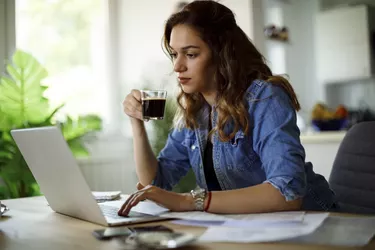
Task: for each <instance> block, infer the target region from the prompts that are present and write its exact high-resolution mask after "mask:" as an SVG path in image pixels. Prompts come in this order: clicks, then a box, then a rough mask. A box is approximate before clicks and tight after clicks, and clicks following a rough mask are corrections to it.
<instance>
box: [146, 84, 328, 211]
mask: <svg viewBox="0 0 375 250" xmlns="http://www.w3.org/2000/svg"><path fill="white" fill-rule="evenodd" d="M245 101H246V107H247V110H248V114H247V115H248V117H249V121H250V124H249V133H248V134H245V133H244V132H243V130H241V129H240V130H239V131H238V132H237V133H236V134H235V136H234V138H233V139H232V140H231V141H228V142H222V141H220V139H219V136H218V133H217V132H216V133H214V134H213V135H212V142H213V154H212V155H213V165H214V170H215V172H216V176H217V179H218V181H219V184H220V186H221V189H222V190H232V189H239V188H245V187H250V186H254V185H258V184H261V183H270V184H271V185H272V186H274V187H275V188H276V189H278V190H279V191H280V193H281V194H282V195H283V196H284V197H285V199H286V200H287V201H291V200H295V199H298V198H303V199H302V201H303V202H302V209H303V210H330V209H331V208H332V207H333V206H334V204H335V202H334V194H333V192H332V191H331V190H330V188H329V185H328V183H327V181H326V180H325V178H324V177H323V176H321V175H318V174H315V173H314V171H313V169H312V164H311V163H305V150H304V148H303V146H302V145H301V142H300V138H299V136H300V131H299V129H298V127H297V125H296V112H295V110H294V108H293V107H292V103H291V99H290V98H289V96H288V94H287V93H286V92H285V91H284V90H283V89H282V88H281V87H279V86H276V85H274V84H270V83H267V82H264V81H260V80H255V81H254V82H253V83H252V84H251V86H250V87H249V88H248V90H247V92H246V94H245ZM209 117H210V107H209V106H204V107H202V108H201V110H200V112H199V114H198V116H197V121H198V124H199V128H196V129H194V130H191V129H187V128H182V129H177V128H175V129H173V130H172V131H171V133H170V134H169V136H168V140H167V142H166V145H165V147H164V149H163V150H162V151H161V153H160V155H159V156H158V171H157V174H156V177H155V180H154V181H153V184H154V185H156V186H158V187H161V188H163V189H166V190H171V189H172V187H173V186H174V185H176V184H177V183H178V181H179V180H180V179H181V178H182V177H183V176H185V175H186V174H187V172H188V171H189V169H190V168H192V169H193V171H194V173H195V176H196V181H197V184H198V185H199V186H200V187H202V188H206V189H207V183H206V180H205V176H204V169H203V156H204V149H205V147H206V142H207V139H208V133H209V131H208V119H210V118H209ZM211 117H212V121H211V122H212V126H213V127H214V126H215V125H216V124H217V118H218V112H217V111H216V110H215V109H212V116H211ZM224 130H225V131H226V132H232V131H233V125H232V124H226V126H225V129H224ZM265 195H267V194H265Z"/></svg>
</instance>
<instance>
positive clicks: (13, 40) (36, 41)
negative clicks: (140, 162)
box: [0, 0, 375, 193]
mask: <svg viewBox="0 0 375 250" xmlns="http://www.w3.org/2000/svg"><path fill="white" fill-rule="evenodd" d="M188 2H190V1H179V0H137V1H135V0H0V73H1V75H2V76H7V75H9V72H8V71H7V65H8V64H12V60H13V59H14V58H13V55H14V53H15V51H16V50H21V51H23V52H26V53H29V54H30V55H32V56H33V57H34V58H35V59H37V60H38V61H39V63H40V64H41V65H43V67H44V68H45V69H46V71H47V72H48V76H47V77H45V78H43V79H42V80H41V81H42V82H41V83H42V84H43V85H45V86H47V87H48V89H46V91H45V92H44V95H45V97H46V98H48V99H49V102H50V105H51V106H52V107H53V106H58V105H60V104H62V103H64V104H65V105H64V106H63V107H62V108H61V109H59V111H58V112H57V114H56V116H57V118H56V119H57V120H58V117H66V116H69V117H71V118H72V119H73V120H74V119H75V118H77V117H80V116H85V115H95V116H97V117H100V119H101V129H100V131H99V132H96V133H95V138H94V139H93V138H90V139H89V140H84V143H85V147H87V150H88V152H89V156H86V157H77V161H78V163H79V166H80V168H81V170H82V173H83V174H84V176H85V177H86V180H87V182H88V184H89V185H90V187H91V189H92V190H100V191H106V190H121V191H123V192H125V193H130V192H132V191H134V190H135V185H136V182H137V179H136V175H135V166H134V160H133V151H132V138H131V135H132V134H131V127H130V125H129V120H128V118H127V117H126V116H125V115H124V114H123V112H122V106H121V103H122V100H123V99H124V97H125V96H126V94H127V93H128V92H129V91H130V90H131V89H133V88H136V89H141V88H158V89H161V88H162V89H166V90H168V93H169V96H170V97H171V98H172V99H173V97H174V94H175V92H176V90H177V82H176V79H175V77H174V75H173V74H172V65H171V62H170V61H169V59H168V58H167V56H166V55H165V54H164V52H163V50H162V48H161V44H162V43H161V41H162V34H163V25H164V23H165V21H166V19H167V18H168V17H169V15H171V14H172V13H173V12H175V11H177V10H178V9H179V8H180V7H181V6H183V5H184V4H186V3H188ZM219 2H221V3H222V4H224V5H226V6H228V7H229V8H230V9H232V10H233V12H234V13H235V15H236V18H237V23H238V25H239V26H240V27H241V28H242V29H243V30H244V31H245V33H246V34H247V35H248V36H249V37H250V38H251V39H252V41H253V42H254V43H255V45H256V46H257V48H258V49H259V50H260V51H261V52H262V53H263V55H264V56H265V58H266V59H267V61H268V63H269V66H270V67H271V69H272V70H273V72H274V73H275V74H287V75H288V77H289V79H290V81H291V83H292V85H293V87H294V88H295V90H296V92H297V95H298V97H299V100H300V102H301V106H302V110H301V111H300V112H299V113H298V126H299V127H300V129H301V141H302V143H303V145H304V147H305V149H306V154H307V159H306V160H307V161H312V162H313V164H314V166H315V170H316V171H317V172H318V173H321V174H323V175H324V176H325V177H326V178H327V179H328V178H329V175H330V171H331V168H332V163H333V160H334V157H335V155H336V152H337V149H338V146H339V144H340V142H341V140H342V138H343V137H344V135H345V133H346V131H347V129H349V128H350V127H351V126H352V125H353V124H355V123H358V122H361V121H365V120H374V119H375V118H374V115H373V112H374V111H375V80H374V78H373V75H374V72H375V71H374V70H375V62H374V48H375V42H374V40H373V38H374V30H375V1H372V0H221V1H219ZM12 58H13V59H12ZM0 84H3V82H1V83H0ZM0 91H1V90H0ZM0 96H1V93H0ZM0 99H1V98H0ZM169 109H170V110H169V111H170V114H171V115H169V118H170V117H171V116H172V114H173V109H174V107H173V105H171V106H169ZM0 110H1V103H0ZM0 115H1V113H0ZM0 122H3V121H2V120H1V119H0ZM170 123H171V119H166V120H165V121H163V122H150V123H148V124H147V129H148V130H149V132H150V139H151V141H152V144H153V148H154V151H155V153H157V152H158V151H160V149H161V147H162V146H163V145H162V144H161V145H160V142H164V141H165V136H166V134H167V133H168V129H169V127H170ZM0 125H1V124H0ZM0 127H1V126H0ZM0 130H1V128H0ZM0 155H1V154H0ZM0 166H1V165H0ZM4 169H5V167H3V168H1V167H0V176H1V178H2V179H3V180H2V181H1V180H0V185H1V183H2V185H4V179H6V178H7V177H5V175H4V174H1V173H2V172H1V171H4ZM190 182H191V180H190ZM0 190H1V189H0ZM181 190H182V191H184V188H182V189H181Z"/></svg>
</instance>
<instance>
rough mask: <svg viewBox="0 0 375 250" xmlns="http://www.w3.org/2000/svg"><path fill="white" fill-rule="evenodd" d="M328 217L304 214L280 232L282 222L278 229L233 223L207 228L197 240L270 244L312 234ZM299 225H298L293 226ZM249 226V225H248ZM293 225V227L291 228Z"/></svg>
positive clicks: (288, 223)
mask: <svg viewBox="0 0 375 250" xmlns="http://www.w3.org/2000/svg"><path fill="white" fill-rule="evenodd" d="M327 217H328V213H318V214H306V215H305V216H304V219H303V221H301V222H285V227H284V228H285V229H287V230H282V229H283V227H282V225H281V224H282V222H280V225H279V227H278V228H275V227H268V226H267V225H263V226H258V227H254V226H249V227H246V226H244V225H245V224H244V223H245V222H244V221H242V222H241V223H242V225H241V226H240V227H238V225H237V224H236V223H235V222H233V221H232V222H230V223H232V225H228V224H227V225H226V226H213V227H209V228H208V229H207V231H206V232H205V233H203V235H202V236H201V237H200V238H199V240H200V241H202V242H242V243H249V242H270V241H279V240H285V239H289V238H294V237H297V236H302V235H306V234H310V233H312V232H314V231H315V230H316V229H317V228H318V227H319V226H320V225H321V224H322V223H323V221H324V220H325V219H326V218H327ZM294 224H299V225H294ZM250 225H251V223H250ZM291 225H293V226H291Z"/></svg>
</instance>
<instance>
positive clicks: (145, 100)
mask: <svg viewBox="0 0 375 250" xmlns="http://www.w3.org/2000/svg"><path fill="white" fill-rule="evenodd" d="M141 99H142V115H143V120H144V121H148V120H162V119H163V118H164V108H165V102H166V99H167V91H165V90H141Z"/></svg>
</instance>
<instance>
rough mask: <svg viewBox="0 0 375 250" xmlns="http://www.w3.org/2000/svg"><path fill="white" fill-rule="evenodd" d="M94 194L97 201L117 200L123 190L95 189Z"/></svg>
mask: <svg viewBox="0 0 375 250" xmlns="http://www.w3.org/2000/svg"><path fill="white" fill-rule="evenodd" d="M92 195H93V196H94V198H95V200H96V201H97V202H105V201H111V200H117V199H119V198H120V196H121V191H111V192H98V191H93V192H92Z"/></svg>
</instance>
